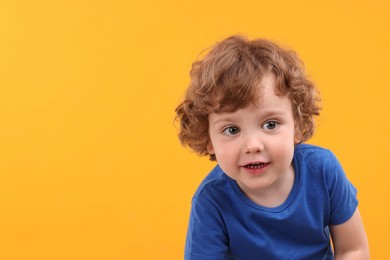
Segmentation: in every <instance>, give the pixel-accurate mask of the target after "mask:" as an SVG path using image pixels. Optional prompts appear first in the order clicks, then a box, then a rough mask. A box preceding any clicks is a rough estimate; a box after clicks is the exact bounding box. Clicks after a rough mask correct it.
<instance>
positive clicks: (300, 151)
mask: <svg viewBox="0 0 390 260" xmlns="http://www.w3.org/2000/svg"><path fill="white" fill-rule="evenodd" d="M294 158H295V159H296V160H298V161H300V162H303V163H307V164H310V165H311V166H315V165H317V166H321V165H322V166H331V165H334V164H335V162H336V161H337V159H336V156H335V155H334V153H333V152H332V151H330V150H329V149H326V148H323V147H320V146H316V145H311V144H298V145H296V146H295V151H294ZM313 164H314V165H313Z"/></svg>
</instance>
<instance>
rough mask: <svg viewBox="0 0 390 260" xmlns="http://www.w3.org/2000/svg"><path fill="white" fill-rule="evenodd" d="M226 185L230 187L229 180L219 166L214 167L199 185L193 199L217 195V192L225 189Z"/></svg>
mask: <svg viewBox="0 0 390 260" xmlns="http://www.w3.org/2000/svg"><path fill="white" fill-rule="evenodd" d="M227 185H230V184H229V178H228V177H227V176H226V174H225V173H224V172H223V171H222V169H221V168H220V167H219V165H216V166H215V167H214V169H212V170H211V172H210V173H209V174H208V175H207V176H206V177H205V178H204V179H203V181H202V182H201V183H200V185H199V187H198V189H197V190H196V192H195V194H194V198H197V197H202V196H208V195H210V193H218V192H219V191H223V190H224V189H226V186H227Z"/></svg>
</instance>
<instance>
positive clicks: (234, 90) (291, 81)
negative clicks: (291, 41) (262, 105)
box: [176, 36, 320, 161]
mask: <svg viewBox="0 0 390 260" xmlns="http://www.w3.org/2000/svg"><path fill="white" fill-rule="evenodd" d="M270 72H271V73H273V74H274V75H275V78H276V87H275V94H276V95H279V96H286V95H287V96H288V97H289V98H290V100H291V103H292V110H293V116H294V122H295V135H296V137H297V139H299V141H300V142H304V141H306V140H308V139H309V138H310V137H312V135H313V133H314V129H315V124H314V117H315V116H318V115H319V111H320V106H319V102H320V98H319V94H318V91H317V89H316V88H315V86H314V84H313V83H312V82H311V81H310V80H309V79H308V76H307V75H306V72H305V68H304V65H303V62H302V61H301V60H300V59H299V57H298V56H297V54H296V53H295V52H293V51H291V50H285V49H283V48H281V47H280V46H278V45H277V44H275V43H273V42H271V41H269V40H265V39H255V40H248V39H247V38H246V37H243V36H231V37H229V38H227V39H225V40H223V41H221V42H219V43H217V44H216V45H214V46H213V47H212V49H211V51H210V52H209V53H208V54H207V55H206V56H205V57H204V58H203V59H202V60H198V61H195V62H194V63H193V64H192V69H191V73H190V75H191V82H190V85H189V87H188V89H187V92H186V95H185V98H184V100H183V101H182V102H181V103H180V104H179V105H178V106H177V108H176V119H177V121H179V125H180V131H179V135H178V136H179V139H180V141H181V143H182V144H183V145H184V146H188V147H190V148H191V149H192V150H194V151H195V152H197V153H198V154H199V155H209V157H210V160H212V161H213V160H215V155H213V154H209V153H208V152H207V146H208V144H209V143H210V138H209V132H208V131H209V121H208V115H209V114H210V113H213V112H214V113H221V112H233V111H236V110H238V109H240V108H244V107H246V106H247V105H248V104H250V103H252V104H256V103H257V101H258V100H259V97H260V95H261V88H259V85H260V83H261V80H262V78H263V76H264V75H266V74H267V73H270Z"/></svg>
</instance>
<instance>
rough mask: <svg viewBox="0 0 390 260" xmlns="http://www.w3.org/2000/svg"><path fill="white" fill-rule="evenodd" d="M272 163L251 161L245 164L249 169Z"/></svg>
mask: <svg viewBox="0 0 390 260" xmlns="http://www.w3.org/2000/svg"><path fill="white" fill-rule="evenodd" d="M269 164H270V163H262V162H256V163H249V164H246V165H244V167H245V168H247V169H261V168H264V167H266V166H267V165H269Z"/></svg>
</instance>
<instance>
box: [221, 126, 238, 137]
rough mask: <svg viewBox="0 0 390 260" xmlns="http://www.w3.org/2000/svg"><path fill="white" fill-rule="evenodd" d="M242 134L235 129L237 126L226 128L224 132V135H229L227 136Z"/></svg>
mask: <svg viewBox="0 0 390 260" xmlns="http://www.w3.org/2000/svg"><path fill="white" fill-rule="evenodd" d="M239 132H240V129H239V128H238V127H235V126H229V127H226V128H225V129H224V130H223V133H224V134H227V135H236V134H238V133H239Z"/></svg>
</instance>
